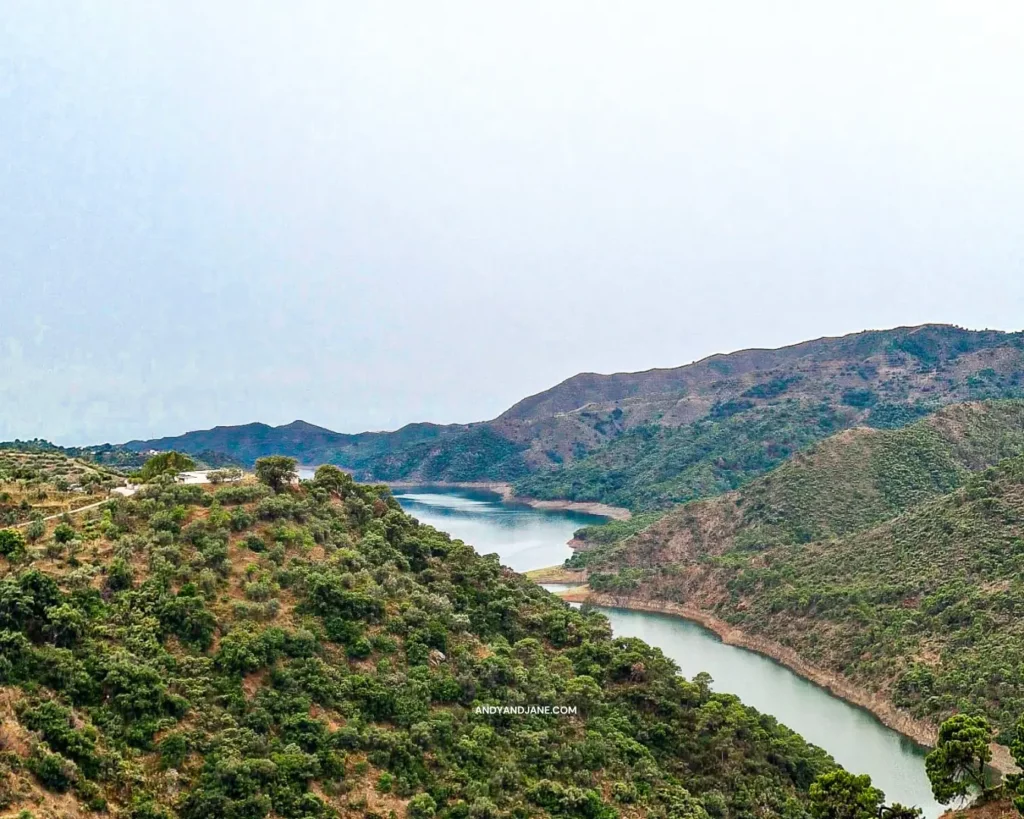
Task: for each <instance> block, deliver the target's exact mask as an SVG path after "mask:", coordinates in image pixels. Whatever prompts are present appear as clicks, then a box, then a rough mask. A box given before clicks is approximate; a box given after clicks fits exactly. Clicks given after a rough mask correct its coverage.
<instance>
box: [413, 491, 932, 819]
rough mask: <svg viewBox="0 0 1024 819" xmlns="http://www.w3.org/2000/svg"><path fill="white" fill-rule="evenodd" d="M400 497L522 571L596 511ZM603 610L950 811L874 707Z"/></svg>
mask: <svg viewBox="0 0 1024 819" xmlns="http://www.w3.org/2000/svg"><path fill="white" fill-rule="evenodd" d="M395 497H396V498H397V500H398V502H399V503H400V504H401V505H402V507H403V508H404V509H405V510H406V511H408V512H409V513H410V514H411V515H413V516H414V517H416V518H418V519H419V520H420V521H421V522H423V523H427V524H430V525H431V526H434V527H436V528H438V529H441V530H443V531H446V532H448V533H450V534H451V535H452V536H453V537H457V538H460V539H461V540H464V541H465V542H466V543H469V544H472V545H473V546H474V547H475V548H476V550H477V551H478V552H480V553H481V554H487V553H491V552H496V553H497V554H498V555H499V556H500V557H501V561H502V563H504V564H505V565H507V566H510V567H511V568H513V569H515V570H516V571H520V572H525V571H529V570H530V569H539V568H542V567H544V566H552V565H555V564H557V563H561V562H562V561H563V560H565V558H566V557H568V556H569V555H570V554H571V550H570V549H569V547H568V546H567V545H566V541H568V540H569V538H570V537H571V536H572V533H573V531H574V530H576V529H577V528H579V527H580V526H584V525H586V524H588V523H594V522H597V521H598V520H599V519H598V518H594V517H590V516H587V515H581V514H577V513H572V512H560V511H551V510H538V509H531V508H529V507H526V506H517V505H513V504H506V503H502V502H501V501H500V500H499V499H497V497H496V496H494V495H489V494H484V493H473V492H467V491H464V490H448V489H437V488H423V489H416V490H396V494H395ZM549 588H554V587H549ZM602 611H603V612H604V614H605V615H606V616H607V617H608V619H609V620H610V621H611V625H612V629H613V630H614V632H615V634H620V635H624V636H630V637H639V638H641V639H643V640H645V641H646V642H648V643H650V644H651V645H654V646H657V647H658V648H660V649H661V650H662V651H664V652H665V654H666V655H667V656H669V657H671V658H672V659H673V660H674V661H675V662H676V663H677V664H678V665H679V668H680V670H681V672H682V673H683V674H684V675H685V676H687V677H693V676H694V675H695V674H697V673H698V672H700V671H706V672H708V673H709V674H711V676H712V677H713V678H714V681H715V682H714V685H713V687H714V689H715V690H716V691H724V692H728V693H731V694H736V695H737V696H739V697H740V699H741V700H742V701H743V702H744V703H745V704H746V705H751V706H753V707H754V708H757V709H758V710H759V711H762V712H764V713H767V714H772V715H773V716H775V717H776V718H777V719H778V720H779V721H780V722H782V723H783V724H785V725H788V726H789V727H790V728H792V729H793V730H794V731H797V732H798V733H800V734H801V735H802V736H803V737H804V738H805V739H806V740H807V741H809V742H813V743H814V744H816V745H819V746H820V747H822V748H824V749H825V750H827V751H828V752H829V753H830V754H832V756H833V757H834V758H835V759H836V761H838V762H839V763H840V764H841V765H843V766H844V767H845V768H847V769H848V770H850V771H854V772H856V773H867V774H870V775H871V779H872V782H873V783H874V784H875V785H876V786H877V787H879V788H881V789H882V790H883V791H885V795H886V797H887V801H890V802H891V801H899V802H902V803H903V804H906V805H917V806H918V807H920V808H922V809H923V810H924V813H925V816H926V817H929V819H932V817H936V816H938V815H939V814H941V813H942V812H943V810H944V809H943V807H942V806H941V805H939V804H938V803H937V802H935V800H934V799H933V798H932V794H931V788H930V787H929V784H928V778H927V777H926V776H925V772H924V752H923V751H922V750H921V749H919V748H918V747H917V746H916V745H914V743H912V742H910V741H909V740H907V739H905V738H904V737H902V736H901V735H900V734H898V733H896V732H895V731H892V730H890V729H889V728H886V727H885V726H884V725H882V724H881V723H880V722H879V721H878V720H876V719H875V718H874V717H873V716H872V715H871V714H869V713H868V712H866V711H863V710H861V709H860V708H856V707H854V706H852V705H849V704H847V703H845V702H843V701H842V700H840V699H837V698H836V697H833V696H832V695H831V694H829V693H828V692H827V691H825V690H824V689H822V688H819V687H817V686H816V685H814V684H813V683H810V682H807V681H806V680H804V679H802V678H801V677H798V676H797V675H796V674H794V673H792V672H791V671H789V669H787V668H785V667H783V666H781V665H779V664H777V663H775V662H773V661H772V660H769V659H768V658H766V657H762V656H761V655H759V654H756V653H754V652H752V651H748V650H746V649H742V648H737V647H735V646H729V645H726V644H725V643H723V642H722V641H721V640H719V639H718V637H717V636H716V635H715V634H713V633H712V632H710V631H707V630H706V629H704V628H701V627H700V626H698V625H696V624H695V623H691V622H689V621H686V620H682V619H680V618H678V617H671V616H668V615H662V614H649V613H646V612H635V611H626V610H622V609H602Z"/></svg>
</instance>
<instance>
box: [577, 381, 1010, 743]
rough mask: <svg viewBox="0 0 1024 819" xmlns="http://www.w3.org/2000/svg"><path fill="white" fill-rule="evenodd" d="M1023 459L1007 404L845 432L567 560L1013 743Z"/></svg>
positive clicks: (604, 584) (923, 712) (916, 709)
mask: <svg viewBox="0 0 1024 819" xmlns="http://www.w3.org/2000/svg"><path fill="white" fill-rule="evenodd" d="M1022 452H1024V403H1022V402H1017V401H1008V402H991V403H982V404H966V405H959V406H954V407H948V408H946V409H944V410H942V411H940V412H939V413H937V414H936V415H935V416H933V417H931V418H928V419H926V420H924V421H922V422H918V423H917V424H915V425H912V426H910V427H907V428H904V429H900V430H893V431H871V430H852V431H848V432H844V433H842V434H840V435H838V436H835V437H833V438H830V439H829V440H827V441H825V442H822V443H820V444H818V445H816V446H814V447H812V448H811V449H809V450H808V451H806V452H804V453H801V455H799V456H798V457H796V458H794V459H793V460H791V461H790V462H788V463H787V464H786V465H784V466H783V467H780V468H779V469H778V470H776V471H775V472H773V473H771V474H770V475H767V476H765V477H763V478H761V479H759V480H757V481H755V482H753V483H751V484H750V485H749V486H748V487H746V488H745V489H742V490H740V491H739V492H737V493H733V494H731V495H727V496H723V497H720V498H715V499H711V500H707V501H700V502H695V503H691V504H687V505H685V506H683V507H681V508H680V509H679V510H676V511H673V512H672V513H670V514H669V515H666V516H664V517H663V518H661V519H660V520H659V521H658V522H656V523H655V524H654V525H652V526H650V527H649V528H647V529H646V530H644V531H642V532H640V533H638V534H636V535H635V536H632V537H630V538H628V539H626V540H624V541H620V542H618V543H616V544H614V545H610V546H609V545H597V546H596V547H595V548H594V549H592V550H590V551H587V552H583V553H581V554H578V555H577V556H576V557H575V558H574V559H573V560H572V561H571V564H572V565H574V566H577V567H585V568H586V569H587V570H588V571H589V573H590V585H591V587H592V588H594V589H596V590H600V591H608V592H612V593H626V594H630V595H637V596H641V597H646V598H653V599H664V600H672V601H676V602H684V603H688V604H690V605H695V606H697V607H699V608H702V609H705V610H707V611H708V612H710V613H713V614H715V615H716V616H718V617H720V618H722V619H724V620H726V621H728V622H730V623H732V624H734V625H738V626H740V627H741V628H743V630H744V631H746V632H748V633H752V634H762V635H764V636H767V637H769V638H771V639H774V640H777V641H780V642H782V643H783V644H785V645H787V646H789V647H791V648H793V649H795V650H796V651H797V652H798V653H800V655H801V656H803V657H804V658H805V659H807V660H810V661H811V662H813V663H814V664H816V665H818V666H820V667H822V668H824V669H826V670H829V671H833V672H835V673H837V674H840V675H843V676H844V677H847V678H849V679H851V680H853V681H854V682H857V683H859V684H861V685H863V686H864V687H866V688H868V689H870V690H874V691H878V692H881V693H883V694H885V695H887V696H889V697H890V698H891V699H892V701H893V702H894V704H896V705H897V706H899V707H903V708H906V709H908V710H909V711H910V712H911V713H912V714H913V715H914V716H917V717H921V718H925V719H929V720H932V721H933V722H939V721H941V720H942V719H944V718H945V717H948V716H949V715H950V714H952V713H954V712H956V711H968V712H978V713H984V714H985V715H986V716H988V717H989V718H990V719H991V720H992V721H993V722H994V723H995V724H996V725H997V726H998V727H999V729H1000V730H1001V731H1002V732H1003V739H1004V740H1008V738H1009V732H1010V731H1011V729H1012V727H1013V725H1014V723H1015V721H1016V720H1017V718H1018V717H1019V716H1020V714H1021V713H1024V671H1022V669H1024V630H1022V629H1021V627H1020V625H1019V623H1020V622H1021V619H1020V613H1021V612H1024V583H1022V580H1021V578H1024V457H1022V456H1021V453H1022ZM1007 456H1010V457H1007ZM1000 459H1003V460H1000ZM997 462H998V463H997ZM993 464H995V465H993Z"/></svg>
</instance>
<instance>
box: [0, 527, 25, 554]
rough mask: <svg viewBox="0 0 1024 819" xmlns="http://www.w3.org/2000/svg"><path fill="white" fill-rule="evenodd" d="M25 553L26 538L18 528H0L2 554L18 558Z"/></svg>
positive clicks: (0, 552)
mask: <svg viewBox="0 0 1024 819" xmlns="http://www.w3.org/2000/svg"><path fill="white" fill-rule="evenodd" d="M23 554H25V538H24V537H23V536H22V534H21V532H19V531H18V530H17V529H0V555H3V556H4V557H6V558H7V559H8V560H17V559H19V558H20V557H21V556H22V555H23Z"/></svg>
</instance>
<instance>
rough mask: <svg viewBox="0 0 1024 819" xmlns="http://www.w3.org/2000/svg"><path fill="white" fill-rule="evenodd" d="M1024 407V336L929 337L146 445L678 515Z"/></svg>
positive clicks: (820, 344) (587, 376) (869, 340)
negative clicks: (812, 449) (342, 424)
mask: <svg viewBox="0 0 1024 819" xmlns="http://www.w3.org/2000/svg"><path fill="white" fill-rule="evenodd" d="M1017 396H1024V333H1003V332H997V331H991V330H984V331H973V330H964V329H961V328H958V327H952V326H949V325H922V326H920V327H901V328H896V329H893V330H873V331H868V332H863V333H856V334H853V335H848V336H842V337H839V338H822V339H817V340H815V341H807V342H803V343H801V344H796V345H793V346H790V347H784V348H781V349H778V350H744V351H740V352H736V353H731V354H729V355H714V356H711V357H709V358H705V359H703V360H701V361H698V362H696V363H693V364H688V365H686V366H682V367H676V368H671V369H658V370H648V371H645V372H639V373H617V374H614V375H597V374H594V373H584V374H581V375H577V376H574V377H572V378H570V379H568V380H566V381H564V382H562V383H561V384H558V385H557V386H555V387H552V388H551V389H549V390H546V391H544V392H542V393H539V394H537V395H534V396H530V397H529V398H525V399H523V400H522V401H520V402H518V403H517V404H515V405H514V406H512V407H510V408H509V409H508V410H507V411H505V412H504V413H502V414H501V415H500V416H498V417H497V418H495V419H493V420H491V421H486V422H481V423H476V424H470V425H450V426H436V425H432V424H414V425H410V426H408V427H404V428H403V429H401V430H398V431H397V432H388V433H377V432H371V433H362V434H359V435H343V434H341V433H336V432H331V431H330V430H326V429H323V428H321V427H314V426H312V425H309V424H304V423H303V422H295V423H294V424H289V425H287V426H285V427H268V426H266V425H263V424H250V425H246V426H244V427H218V428H216V429H213V430H207V431H203V432H190V433H188V434H186V435H183V436H179V437H177V438H163V439H158V440H153V441H132V442H130V443H129V444H128V446H130V447H131V448H133V449H145V448H153V449H170V448H175V449H182V450H183V451H186V452H190V453H196V452H199V451H201V450H214V451H221V452H225V453H227V454H228V455H231V456H233V457H235V458H238V459H239V460H242V461H244V462H246V463H251V462H252V461H253V460H254V459H255V458H257V457H260V456H261V455H266V454H271V453H277V454H287V455H292V456H294V457H296V458H298V459H299V460H301V461H304V462H306V463H310V464H313V463H324V462H330V463H335V464H338V465H340V466H343V467H345V468H347V469H350V470H352V471H353V472H354V473H355V474H356V475H357V476H358V477H360V478H365V479H375V480H420V481H509V482H514V483H515V485H516V490H517V492H519V493H520V494H522V495H527V496H533V497H540V498H567V499H571V500H581V501H600V502H605V503H611V504H615V505H620V506H626V507H629V508H631V509H634V510H651V509H666V508H669V507H671V506H672V505H673V504H676V503H680V502H684V501H687V500H690V499H693V498H699V497H707V496H710V495H713V494H715V493H717V492H722V491H728V490H731V489H735V488H738V487H740V486H742V485H744V484H745V483H746V482H748V481H750V480H751V479H753V478H755V477H757V476H758V475H761V474H764V473H765V472H767V471H768V470H770V469H772V468H774V467H776V466H778V465H779V464H780V463H782V462H783V461H784V460H785V459H786V458H788V457H789V456H790V455H792V454H793V453H794V452H796V451H798V450H800V449H801V448H802V447H804V446H806V445H808V444H810V443H813V442H814V441H817V440H821V439H823V438H826V437H828V436H829V435H831V434H834V433H835V432H837V431H839V430H842V429H847V428H852V427H854V426H858V425H863V424H867V425H870V426H874V427H880V428H886V427H896V426H902V425H904V424H906V423H908V422H911V421H913V420H916V419H918V418H920V417H922V416H923V415H927V414H928V413H930V412H933V411H935V410H936V409H938V408H939V407H941V406H944V405H946V404H950V403H956V402H962V401H967V400H978V399H985V398H1008V397H1017Z"/></svg>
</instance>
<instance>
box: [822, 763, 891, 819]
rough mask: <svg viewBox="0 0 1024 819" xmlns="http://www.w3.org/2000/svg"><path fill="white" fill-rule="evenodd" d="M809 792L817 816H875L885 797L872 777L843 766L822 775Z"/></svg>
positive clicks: (828, 818) (871, 818)
mask: <svg viewBox="0 0 1024 819" xmlns="http://www.w3.org/2000/svg"><path fill="white" fill-rule="evenodd" d="M808 793H809V796H810V801H811V815H812V816H813V817H814V819H875V817H877V816H878V812H879V809H880V808H881V805H882V800H883V799H884V798H885V794H884V793H882V791H880V790H879V789H878V788H876V787H873V786H872V784H871V777H870V776H868V775H867V774H861V775H859V776H858V775H855V774H852V773H850V772H849V771H844V770H843V769H842V768H837V769H835V770H834V771H829V772H828V773H824V774H822V775H821V776H819V777H818V778H817V779H815V780H814V782H813V783H812V784H811V788H810V791H809V792H808Z"/></svg>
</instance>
